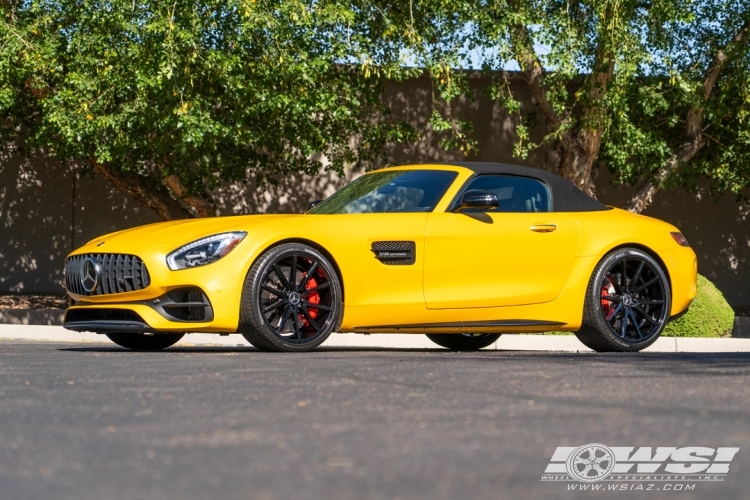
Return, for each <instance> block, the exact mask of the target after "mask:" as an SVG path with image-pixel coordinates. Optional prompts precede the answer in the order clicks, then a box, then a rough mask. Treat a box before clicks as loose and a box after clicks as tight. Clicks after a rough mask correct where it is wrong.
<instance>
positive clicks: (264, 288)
mask: <svg viewBox="0 0 750 500" xmlns="http://www.w3.org/2000/svg"><path fill="white" fill-rule="evenodd" d="M261 288H262V289H263V290H265V291H267V292H269V293H272V294H274V295H276V296H277V297H283V296H284V292H280V291H278V290H276V289H275V288H273V287H271V286H268V285H263V286H262V287H261Z"/></svg>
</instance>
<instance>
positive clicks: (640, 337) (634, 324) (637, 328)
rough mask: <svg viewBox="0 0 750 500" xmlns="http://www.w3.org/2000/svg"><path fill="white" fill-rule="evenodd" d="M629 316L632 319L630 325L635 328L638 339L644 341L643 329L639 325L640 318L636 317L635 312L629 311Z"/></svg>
mask: <svg viewBox="0 0 750 500" xmlns="http://www.w3.org/2000/svg"><path fill="white" fill-rule="evenodd" d="M627 316H629V317H630V323H631V324H632V325H633V328H635V333H637V334H638V338H639V339H641V340H643V334H642V333H641V327H640V325H639V324H638V318H636V317H635V313H634V312H633V311H628V312H627Z"/></svg>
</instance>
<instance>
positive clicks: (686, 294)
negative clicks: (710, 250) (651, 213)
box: [569, 208, 698, 315]
mask: <svg viewBox="0 0 750 500" xmlns="http://www.w3.org/2000/svg"><path fill="white" fill-rule="evenodd" d="M569 215H570V216H571V217H572V218H573V219H575V220H576V221H577V223H578V225H579V228H580V239H579V247H578V257H579V258H584V257H595V259H593V260H594V262H595V264H594V267H595V266H596V263H598V262H599V260H601V258H602V257H604V256H605V255H606V254H607V253H609V252H610V251H612V250H614V249H616V248H620V247H628V246H630V247H640V248H641V249H643V250H645V251H647V252H649V253H650V254H651V255H652V256H654V257H655V258H656V259H657V260H658V261H660V262H661V263H662V264H663V266H664V268H665V271H666V273H667V276H668V277H669V280H670V286H671V291H672V310H671V314H672V315H675V314H679V313H681V312H683V311H684V310H685V309H687V308H688V306H689V305H690V302H692V300H693V298H694V297H695V294H696V291H697V290H696V275H697V272H698V261H697V258H696V256H695V252H693V250H692V249H691V248H689V247H682V246H680V245H678V244H677V242H675V240H674V238H672V236H671V235H670V234H669V233H671V232H677V231H679V229H678V228H676V227H675V226H673V225H671V224H669V223H667V222H664V221H661V220H658V219H654V218H651V217H646V216H644V215H638V214H633V213H630V212H626V211H624V210H620V209H617V208H613V209H611V210H607V211H601V212H580V213H574V214H569ZM591 272H593V268H592V269H591Z"/></svg>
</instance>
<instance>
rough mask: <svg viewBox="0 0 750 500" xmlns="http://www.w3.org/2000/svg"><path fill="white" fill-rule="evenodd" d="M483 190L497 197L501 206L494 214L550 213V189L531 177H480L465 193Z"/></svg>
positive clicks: (476, 178)
mask: <svg viewBox="0 0 750 500" xmlns="http://www.w3.org/2000/svg"><path fill="white" fill-rule="evenodd" d="M469 189H482V190H484V191H490V192H493V193H495V194H496V195H497V200H498V201H499V202H500V206H499V207H498V208H496V209H495V210H492V212H549V211H550V205H551V203H550V194H549V187H547V185H546V184H545V183H543V182H541V181H538V180H536V179H532V178H530V177H518V176H515V175H480V176H478V177H475V178H474V179H472V180H471V181H470V182H469V185H468V186H466V188H465V189H464V191H466V190H469Z"/></svg>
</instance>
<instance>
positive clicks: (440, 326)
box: [352, 319, 565, 333]
mask: <svg viewBox="0 0 750 500" xmlns="http://www.w3.org/2000/svg"><path fill="white" fill-rule="evenodd" d="M563 325H565V323H563V322H560V321H543V320H542V321H540V320H524V319H505V320H497V321H459V322H450V323H422V324H414V325H377V326H356V327H354V328H353V329H352V330H353V331H354V333H373V332H378V333H425V332H426V333H439V332H441V331H443V332H449V333H456V332H471V331H482V332H488V331H494V330H497V329H502V330H504V331H507V330H508V328H534V329H537V328H539V327H545V326H550V327H558V326H563Z"/></svg>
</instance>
